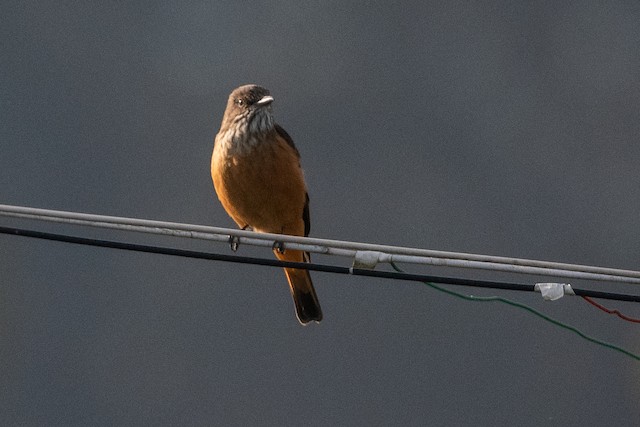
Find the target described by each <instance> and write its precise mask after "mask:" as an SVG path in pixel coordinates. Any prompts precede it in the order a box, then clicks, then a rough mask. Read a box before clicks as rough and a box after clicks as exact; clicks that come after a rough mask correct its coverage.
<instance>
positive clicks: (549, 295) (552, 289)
mask: <svg viewBox="0 0 640 427" xmlns="http://www.w3.org/2000/svg"><path fill="white" fill-rule="evenodd" d="M534 290H535V291H536V292H540V293H541V294H542V298H544V300H545V301H556V300H559V299H560V298H562V297H563V296H564V295H565V294H567V295H575V292H573V288H571V285H570V284H568V283H536V285H535V286H534Z"/></svg>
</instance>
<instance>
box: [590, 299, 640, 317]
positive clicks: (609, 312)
mask: <svg viewBox="0 0 640 427" xmlns="http://www.w3.org/2000/svg"><path fill="white" fill-rule="evenodd" d="M582 299H584V300H585V301H586V302H588V303H589V304H591V305H593V306H594V307H597V308H599V309H600V310H602V311H604V312H605V313H608V314H615V315H616V316H618V317H619V318H621V319H623V320H626V321H627V322H633V323H640V319H636V318H633V317H630V316H627V315H626V314H622V313H620V312H619V311H618V310H610V309H608V308H607V307H605V306H603V305H601V304H598V303H597V302H595V301H594V300H592V299H591V298H589V297H585V296H583V297H582Z"/></svg>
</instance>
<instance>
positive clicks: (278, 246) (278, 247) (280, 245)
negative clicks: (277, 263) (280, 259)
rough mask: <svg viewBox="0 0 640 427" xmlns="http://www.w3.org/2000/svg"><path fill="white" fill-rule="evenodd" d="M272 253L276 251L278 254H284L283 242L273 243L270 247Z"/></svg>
mask: <svg viewBox="0 0 640 427" xmlns="http://www.w3.org/2000/svg"><path fill="white" fill-rule="evenodd" d="M271 248H272V249H273V250H274V251H278V253H279V254H283V253H284V242H280V241H278V240H276V241H275V242H273V246H272V247H271Z"/></svg>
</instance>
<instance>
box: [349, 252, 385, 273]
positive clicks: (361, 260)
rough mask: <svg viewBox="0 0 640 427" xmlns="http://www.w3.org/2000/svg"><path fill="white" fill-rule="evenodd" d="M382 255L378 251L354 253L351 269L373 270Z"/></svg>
mask: <svg viewBox="0 0 640 427" xmlns="http://www.w3.org/2000/svg"><path fill="white" fill-rule="evenodd" d="M382 255H383V253H382V252H378V251H356V254H355V257H354V259H353V265H352V266H351V268H352V269H353V268H366V269H368V270H373V269H374V268H376V265H377V264H378V262H380V259H381V258H382Z"/></svg>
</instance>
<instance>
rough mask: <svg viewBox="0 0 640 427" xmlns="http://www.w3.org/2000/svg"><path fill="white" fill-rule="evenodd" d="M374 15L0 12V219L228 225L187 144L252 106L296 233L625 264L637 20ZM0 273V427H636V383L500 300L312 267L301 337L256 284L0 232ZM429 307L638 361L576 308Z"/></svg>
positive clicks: (253, 8)
mask: <svg viewBox="0 0 640 427" xmlns="http://www.w3.org/2000/svg"><path fill="white" fill-rule="evenodd" d="M386 3H387V2H342V1H339V2H338V1H336V2H322V3H319V2H300V1H290V0H288V1H276V2H256V3H244V2H237V1H234V2H231V1H229V2H176V3H171V2H168V1H160V2H148V3H147V4H145V3H144V2H131V4H130V5H122V4H115V3H113V4H112V3H111V2H99V3H91V2H23V1H16V2H11V1H4V2H2V4H1V9H0V12H1V13H0V15H1V16H2V18H1V20H2V24H1V25H0V37H1V38H0V40H1V48H0V49H1V51H0V53H1V58H2V59H1V60H0V72H1V76H2V77H1V79H0V141H1V143H2V150H1V154H0V182H1V186H0V203H5V204H15V205H25V206H33V207H40V208H49V209H61V210H70V211H79V212H88V213H97V214H106V215H117V216H132V217H140V218H149V219H157V220H166V221H177V222H186V223H196V224H206V225H215V226H223V227H231V226H232V224H233V223H232V222H231V220H230V219H229V218H228V217H227V216H226V214H225V213H224V211H223V209H222V207H221V206H220V204H219V203H218V201H217V199H216V198H215V196H214V193H213V186H212V184H211V180H210V177H209V158H210V153H211V150H212V145H213V137H214V135H215V133H216V132H217V130H218V127H219V124H220V120H221V118H222V113H223V111H224V107H225V103H226V98H227V96H228V94H229V92H230V91H231V90H232V89H233V88H234V87H236V86H238V85H240V84H244V83H259V84H261V85H264V86H266V87H268V88H269V89H270V90H271V92H272V94H273V95H274V97H275V99H276V102H275V104H274V111H275V115H276V120H277V121H278V122H279V123H280V124H281V125H283V126H284V127H285V129H287V130H288V132H289V133H290V134H291V135H292V137H293V138H294V140H295V141H296V143H297V145H298V148H299V150H300V152H301V154H302V159H303V167H304V169H305V174H306V178H307V183H308V186H309V192H310V195H311V209H312V236H314V237H324V238H337V239H345V240H356V241H366V242H374V243H384V244H396V245H402V246H414V247H422V248H430V249H441V250H452V251H463V252H475V253H486V254H493V255H504V256H516V257H525V258H535V259H545V260H554V261H563V262H572V263H581V264H593V265H601V266H609V267H618V268H627V269H639V268H640V265H639V264H638V260H639V255H640V239H638V229H639V226H640V219H639V215H638V212H639V211H640V185H639V179H638V177H639V174H638V164H639V163H640V145H639V144H638V136H639V135H640V48H639V47H638V46H640V25H639V22H640V4H639V3H638V2H637V1H628V2H617V1H610V2H591V1H587V2H571V3H565V2H551V1H550V2H528V4H524V5H522V4H517V3H516V2H511V1H495V2H484V3H473V2H457V1H453V2H425V1H416V2H404V3H403V2H397V3H392V2H388V4H386ZM0 223H1V224H5V225H17V226H24V227H31V228H36V229H39V230H45V231H55V232H68V233H72V234H77V235H83V236H90V237H101V238H111V239H122V240H126V241H135V242H140V243H150V244H161V245H165V246H178V247H185V248H189V249H197V250H210V251H214V252H221V253H229V250H228V247H227V246H226V245H222V244H214V243H203V242H182V241H179V242H175V241H172V240H168V239H162V238H153V237H147V236H140V235H130V234H118V233H113V232H111V233H110V232H107V231H101V230H87V229H81V228H74V227H64V226H59V225H58V226H56V225H52V224H43V223H37V222H30V221H17V220H10V219H0ZM0 254H1V256H0V358H1V359H0V390H1V393H2V395H1V396H0V397H1V398H0V413H2V417H3V422H5V423H7V424H12V425H42V424H48V425H114V424H116V425H171V424H172V425H216V424H217V425H292V426H293V425H304V424H310V425H531V426H537V425H585V424H589V425H605V424H606V425H634V424H635V425H637V423H638V420H639V419H640V405H639V403H640V363H638V362H636V361H634V360H632V359H630V358H628V357H626V356H624V355H622V354H619V353H616V352H614V351H611V350H608V349H605V348H602V347H598V346H596V345H594V344H591V343H589V342H587V341H585V340H582V339H580V338H579V337H578V336H577V335H575V334H573V333H571V332H569V331H567V330H564V329H560V328H557V327H554V326H552V325H550V324H549V323H546V322H544V321H543V320H541V319H539V318H537V317H534V316H532V315H531V314H529V313H527V312H525V311H522V310H519V309H516V308H513V307H510V306H506V305H502V304H497V303H473V302H466V301H462V300H459V299H456V298H453V297H451V296H448V295H445V294H441V293H438V292H437V291H434V290H432V289H430V288H427V287H425V286H423V285H420V284H416V283H406V282H397V281H387V280H380V279H365V278H354V277H346V276H336V275H330V274H322V273H315V274H313V277H314V281H315V284H316V288H317V291H318V294H319V297H320V300H321V303H322V307H323V310H324V313H325V320H324V321H323V322H322V323H321V324H320V325H311V326H309V327H306V328H303V327H301V326H300V325H299V324H298V323H297V321H296V320H295V317H294V313H293V305H292V302H291V300H290V297H289V295H288V290H287V286H286V282H285V279H284V276H283V273H282V271H281V270H279V269H273V268H267V267H257V266H246V265H233V264H226V263H221V262H206V261H196V260H189V259H182V258H172V257H167V256H158V255H147V254H140V253H129V252H123V251H117V250H109V249H99V248H91V247H85V246H75V245H69V244H62V243H52V242H46V241H40V240H33V239H27V238H19V237H13V236H6V235H0ZM239 254H241V255H254V256H269V255H270V254H269V251H267V250H262V249H256V248H250V247H241V248H240V251H239ZM315 259H316V260H317V261H319V262H333V263H338V264H340V265H348V261H346V260H336V259H331V258H323V257H315ZM405 268H407V269H410V270H412V271H422V272H435V273H438V274H454V275H459V276H464V277H472V278H494V279H500V280H510V279H514V280H518V281H521V282H524V283H533V282H535V281H536V280H540V279H544V280H548V279H546V278H538V277H531V276H528V277H510V276H504V275H495V274H489V273H480V272H473V271H462V272H459V271H458V272H456V271H454V272H451V271H441V270H434V269H420V268H417V267H415V266H414V267H411V266H405ZM572 283H573V284H574V286H579V287H583V288H592V289H602V290H612V291H622V292H636V293H637V292H638V291H637V288H633V287H632V286H620V285H618V286H616V285H611V284H606V283H587V282H584V281H573V282H572ZM457 290H459V291H463V292H465V293H473V294H476V295H478V294H480V295H494V294H496V295H500V296H503V297H508V298H512V299H514V300H517V301H520V302H523V303H526V304H529V305H531V306H532V307H535V308H537V309H539V310H542V311H543V312H544V313H546V314H548V315H550V316H553V317H555V318H558V319H560V320H563V321H565V322H568V323H570V324H572V325H574V326H576V327H578V328H580V329H581V330H583V331H584V332H586V333H588V334H590V335H593V336H596V337H599V338H602V339H605V340H607V341H610V342H613V343H616V344H618V345H621V346H623V347H626V348H628V349H630V350H632V351H635V352H636V353H638V352H640V333H639V330H638V326H637V325H634V324H630V323H626V322H624V321H622V320H620V319H617V318H615V317H613V316H608V315H606V314H604V313H602V312H600V311H598V310H596V309H595V308H593V307H591V306H590V305H588V304H586V303H585V302H584V301H582V300H581V299H579V298H564V299H562V300H561V301H559V302H555V303H548V302H546V303H545V302H543V301H542V299H541V298H540V296H539V295H538V294H528V293H525V294H520V293H514V292H506V291H505V292H501V291H479V290H477V289H472V288H458V289H457ZM606 304H607V305H608V306H610V307H613V308H619V309H620V310H622V311H624V312H626V313H628V314H630V315H635V316H640V311H639V310H640V309H639V308H638V307H637V306H636V305H634V304H631V303H618V302H606Z"/></svg>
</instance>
